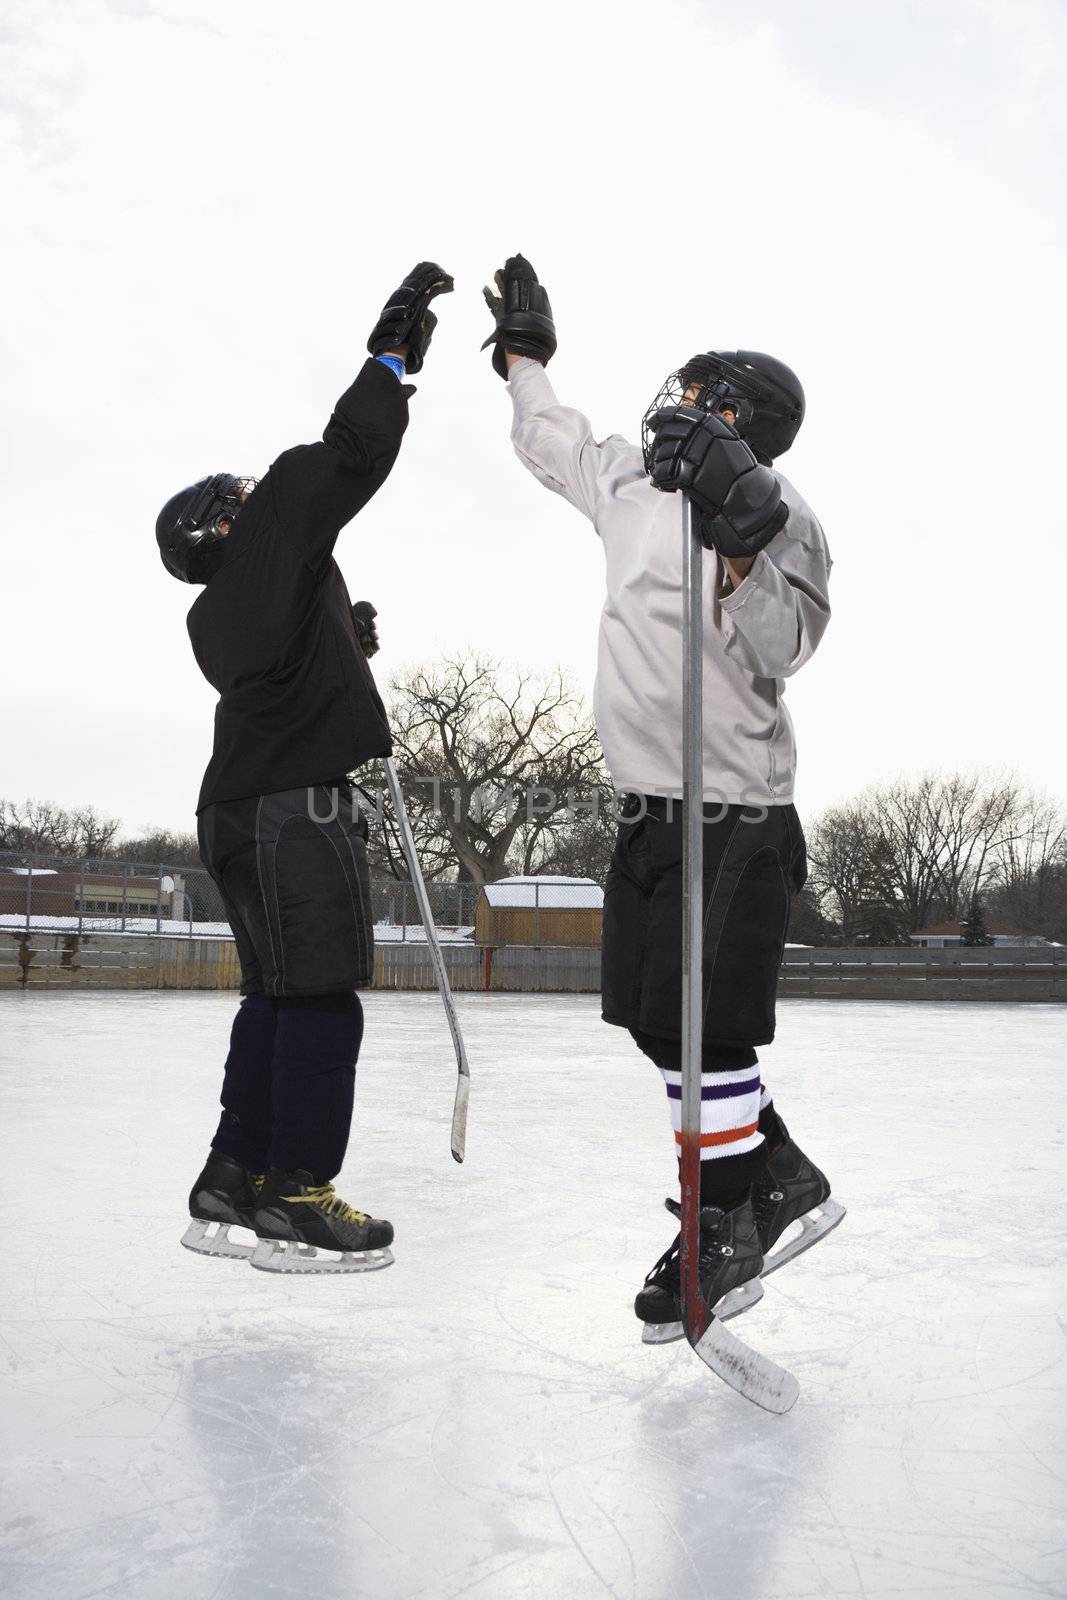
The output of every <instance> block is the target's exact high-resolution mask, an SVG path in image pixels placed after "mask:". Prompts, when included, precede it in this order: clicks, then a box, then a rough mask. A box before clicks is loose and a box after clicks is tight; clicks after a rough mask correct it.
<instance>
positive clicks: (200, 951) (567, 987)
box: [0, 930, 1067, 1001]
mask: <svg viewBox="0 0 1067 1600" xmlns="http://www.w3.org/2000/svg"><path fill="white" fill-rule="evenodd" d="M442 952H443V955H444V960H445V967H446V970H447V972H448V977H449V982H450V984H451V985H452V987H453V989H455V990H456V991H457V992H459V993H463V992H468V993H470V992H480V993H484V992H490V993H504V994H595V993H597V992H598V991H599V988H600V951H599V950H590V949H585V948H581V947H573V946H572V947H568V946H528V945H527V946H501V947H494V946H480V945H474V944H449V943H445V944H444V945H443V946H442ZM240 981H241V974H240V967H239V965H238V961H237V951H236V947H235V946H234V943H233V941H232V940H231V939H227V938H224V937H223V938H187V937H183V936H166V935H164V936H163V937H157V936H155V935H152V934H128V933H127V934H109V933H91V934H78V933H74V932H57V931H53V932H49V931H42V930H31V931H30V932H10V931H8V932H3V933H0V989H16V988H18V989H83V988H84V989H94V988H111V989H237V988H239V987H240ZM373 987H374V988H376V989H381V990H389V989H391V990H395V991H409V990H432V989H433V988H435V987H436V984H435V979H434V973H433V967H432V965H431V962H430V958H429V952H428V950H427V947H426V945H425V944H424V943H418V944H416V943H407V944H403V943H400V944H381V945H379V946H378V948H377V951H376V953H375V976H374V985H373ZM778 993H779V995H780V996H781V997H783V998H787V999H791V998H795V999H829V1000H850V999H851V1000H1018V1001H1050V1000H1059V1001H1064V1000H1067V948H1063V949H1061V948H1059V947H1056V946H1044V947H1042V946H1031V947H1017V948H1004V947H997V948H992V947H990V948H962V949H955V950H924V949H914V948H913V949H906V948H904V949H898V948H885V949H882V948H870V949H868V948H858V949H827V950H806V949H790V950H787V951H786V952H785V957H784V960H783V963H782V969H781V972H780V974H779V980H778Z"/></svg>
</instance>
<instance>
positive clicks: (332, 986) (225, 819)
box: [198, 784, 374, 998]
mask: <svg viewBox="0 0 1067 1600" xmlns="http://www.w3.org/2000/svg"><path fill="white" fill-rule="evenodd" d="M198 837H199V841H200V855H201V858H202V860H203V862H204V865H205V866H206V867H207V869H208V871H209V872H210V874H211V876H212V878H213V879H214V880H215V883H216V884H217V885H218V888H219V892H220V894H221V895H222V899H223V904H224V905H225V907H226V915H227V917H228V918H229V922H230V926H231V928H232V929H233V936H234V939H235V940H236V943H237V954H238V957H239V959H240V962H241V980H242V981H241V993H242V994H263V995H269V996H271V997H274V998H277V997H279V996H285V995H290V996H297V995H320V994H346V993H349V992H351V990H353V989H357V988H360V987H363V986H365V985H366V984H368V983H369V982H370V980H371V978H372V976H373V973H374V935H373V932H372V923H371V909H370V883H369V880H368V875H367V845H366V840H367V819H366V817H364V816H363V814H362V813H361V812H360V811H359V810H357V809H355V808H354V807H353V804H352V791H351V789H350V788H349V787H348V785H347V784H329V785H327V784H317V785H316V786H315V787H314V788H310V789H285V790H282V791H281V793H279V794H264V795H259V796H253V797H252V798H250V799H248V800H223V801H220V802H218V803H217V804H215V805H210V806H205V807H204V809H203V811H202V812H201V813H200V817H199V829H198Z"/></svg>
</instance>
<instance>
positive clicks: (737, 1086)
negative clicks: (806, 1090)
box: [660, 1066, 763, 1163]
mask: <svg viewBox="0 0 1067 1600" xmlns="http://www.w3.org/2000/svg"><path fill="white" fill-rule="evenodd" d="M660 1072H661V1073H662V1074H663V1081H664V1083H665V1084H666V1086H667V1101H668V1104H669V1106H670V1112H671V1126H672V1127H673V1128H674V1140H675V1144H676V1145H678V1147H679V1149H680V1148H681V1143H682V1074H681V1073H680V1072H675V1071H674V1070H672V1069H671V1068H670V1067H661V1068H660ZM759 1114H760V1075H759V1067H758V1066H752V1067H741V1068H740V1069H739V1070H737V1071H733V1072H702V1073H701V1074H700V1160H701V1162H702V1163H704V1162H707V1161H719V1160H722V1159H723V1158H725V1157H727V1156H741V1155H746V1154H747V1153H748V1152H749V1151H752V1150H758V1149H759V1147H760V1145H761V1144H762V1143H763V1135H762V1133H761V1132H760V1131H759Z"/></svg>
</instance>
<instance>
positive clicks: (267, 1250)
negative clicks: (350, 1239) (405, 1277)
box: [251, 1239, 393, 1273]
mask: <svg viewBox="0 0 1067 1600" xmlns="http://www.w3.org/2000/svg"><path fill="white" fill-rule="evenodd" d="M251 1256H252V1259H251V1265H252V1266H253V1267H256V1268H257V1269H258V1270H259V1271H260V1272H302V1273H312V1272H319V1273H329V1272H333V1273H338V1272H378V1271H379V1270H380V1269H381V1268H382V1267H391V1266H392V1264H393V1252H392V1251H391V1250H339V1251H324V1252H321V1253H320V1251H319V1250H318V1249H317V1248H316V1247H315V1246H314V1245H309V1244H298V1243H297V1242H296V1240H295V1239H260V1241H259V1243H258V1244H257V1245H256V1248H255V1249H254V1250H253V1251H252V1252H251Z"/></svg>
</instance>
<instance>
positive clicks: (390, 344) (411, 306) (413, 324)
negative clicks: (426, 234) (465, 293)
mask: <svg viewBox="0 0 1067 1600" xmlns="http://www.w3.org/2000/svg"><path fill="white" fill-rule="evenodd" d="M454 288H455V284H454V283H453V281H452V279H451V278H450V277H449V275H448V273H447V272H446V271H445V270H444V268H443V267H439V266H438V265H437V263H436V261H420V262H419V264H418V266H417V267H413V268H412V270H411V271H410V272H409V273H408V275H407V277H406V278H405V279H404V281H403V283H402V284H401V285H400V288H399V289H397V291H396V292H395V294H391V295H390V296H389V299H388V300H387V301H386V303H385V306H384V308H383V310H382V314H381V316H380V317H379V318H378V321H377V322H376V323H375V325H374V330H373V332H372V333H371V336H370V338H369V339H368V340H367V349H368V350H369V351H370V353H371V355H372V356H378V355H381V353H382V351H383V350H395V349H396V348H397V346H398V345H402V344H406V345H407V347H408V353H407V355H406V357H405V358H404V365H405V367H406V368H407V370H408V372H418V371H420V370H421V368H422V363H423V358H424V356H425V355H426V351H427V349H428V347H429V343H430V340H431V339H432V338H433V330H434V329H435V328H436V326H437V318H436V317H435V316H434V314H433V312H432V311H431V310H430V309H429V306H430V301H431V300H432V299H434V297H435V296H436V295H439V294H451V293H452V290H453V289H454Z"/></svg>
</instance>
